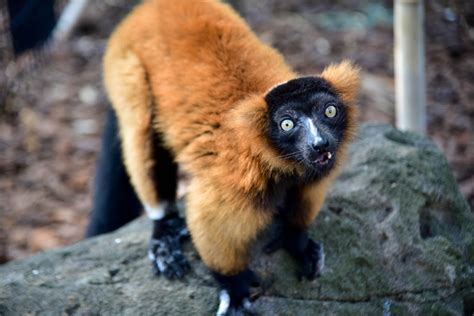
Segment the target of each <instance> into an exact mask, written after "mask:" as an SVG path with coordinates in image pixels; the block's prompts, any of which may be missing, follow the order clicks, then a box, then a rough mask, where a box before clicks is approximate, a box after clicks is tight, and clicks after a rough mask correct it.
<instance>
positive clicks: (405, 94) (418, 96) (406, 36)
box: [395, 0, 426, 134]
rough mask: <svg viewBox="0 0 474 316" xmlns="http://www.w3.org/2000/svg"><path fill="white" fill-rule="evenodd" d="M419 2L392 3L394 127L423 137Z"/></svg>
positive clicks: (422, 49) (398, 0)
mask: <svg viewBox="0 0 474 316" xmlns="http://www.w3.org/2000/svg"><path fill="white" fill-rule="evenodd" d="M423 9H424V5H423V0H396V1H395V89H396V92H395V96H396V103H395V107H396V125H397V127H398V128H399V129H401V130H409V131H415V132H418V133H421V134H425V133H426V79H425V45H424V32H423V25H424V10H423Z"/></svg>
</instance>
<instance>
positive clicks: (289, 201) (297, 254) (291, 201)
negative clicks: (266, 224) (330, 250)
mask: <svg viewBox="0 0 474 316" xmlns="http://www.w3.org/2000/svg"><path fill="white" fill-rule="evenodd" d="M303 207H304V206H302V205H301V201H300V200H299V198H298V189H297V188H293V189H290V190H289V191H288V192H287V196H286V198H285V202H284V205H283V206H282V207H281V208H279V216H278V226H277V229H276V234H275V235H276V236H275V238H274V239H273V240H272V241H270V243H268V244H267V245H266V246H265V248H264V252H266V253H272V252H274V251H276V250H278V249H280V248H283V249H285V250H286V251H287V252H288V253H289V254H290V255H291V256H292V257H293V258H294V259H295V260H297V261H298V262H299V263H300V265H301V270H300V271H299V273H298V277H299V279H303V278H307V279H308V280H313V279H315V278H316V277H319V276H320V275H321V272H322V269H323V267H324V259H325V258H324V257H325V256H324V249H323V245H322V243H318V242H316V241H314V240H312V239H311V238H310V237H309V236H308V232H307V229H306V228H303V227H298V226H296V225H293V224H292V221H291V217H292V216H297V215H298V214H297V213H298V212H301V211H304V209H303Z"/></svg>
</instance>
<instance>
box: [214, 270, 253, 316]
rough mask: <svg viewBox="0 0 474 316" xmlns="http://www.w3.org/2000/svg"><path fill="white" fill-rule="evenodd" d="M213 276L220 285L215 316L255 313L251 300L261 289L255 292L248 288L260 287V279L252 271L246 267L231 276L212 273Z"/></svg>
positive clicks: (236, 315) (240, 315)
mask: <svg viewBox="0 0 474 316" xmlns="http://www.w3.org/2000/svg"><path fill="white" fill-rule="evenodd" d="M214 277H215V279H216V280H217V282H218V283H219V285H220V287H221V291H220V292H219V308H218V309H217V313H216V315H217V316H223V315H226V316H243V315H255V314H254V312H253V311H252V303H251V301H252V300H254V299H256V298H257V297H258V296H260V294H261V291H260V292H258V293H257V292H256V291H251V289H250V288H251V287H252V288H253V289H256V288H258V287H260V281H259V279H258V277H257V276H256V275H255V273H253V271H251V270H249V269H247V270H245V271H243V272H240V273H238V274H236V275H232V276H225V275H222V274H219V273H214ZM260 289H261V288H260ZM251 292H253V293H251Z"/></svg>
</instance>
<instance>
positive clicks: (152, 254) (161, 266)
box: [148, 236, 190, 279]
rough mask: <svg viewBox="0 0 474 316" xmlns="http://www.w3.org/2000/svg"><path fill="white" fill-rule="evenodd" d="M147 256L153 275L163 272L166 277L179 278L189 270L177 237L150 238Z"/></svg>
mask: <svg viewBox="0 0 474 316" xmlns="http://www.w3.org/2000/svg"><path fill="white" fill-rule="evenodd" d="M148 256H149V258H150V259H151V260H152V265H153V270H154V272H155V275H160V274H163V275H164V276H165V277H166V278H168V279H173V278H178V279H181V278H182V277H183V276H184V275H185V274H186V273H187V272H189V270H190V265H189V263H188V261H187V259H186V257H185V256H184V254H183V252H182V250H181V245H180V244H179V242H178V240H177V237H173V236H162V237H160V238H157V239H155V238H153V239H151V240H150V246H149V250H148Z"/></svg>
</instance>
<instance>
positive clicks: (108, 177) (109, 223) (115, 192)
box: [86, 108, 142, 237]
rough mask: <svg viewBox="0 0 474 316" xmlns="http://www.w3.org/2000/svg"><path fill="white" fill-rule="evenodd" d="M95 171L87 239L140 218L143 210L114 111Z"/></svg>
mask: <svg viewBox="0 0 474 316" xmlns="http://www.w3.org/2000/svg"><path fill="white" fill-rule="evenodd" d="M96 168H97V171H96V175H95V183H94V200H93V207H92V212H91V214H90V221H89V225H88V227H87V231H86V236H87V237H92V236H96V235H100V234H104V233H108V232H111V231H113V230H115V229H117V228H119V227H121V226H123V225H125V224H127V223H128V222H130V221H131V220H133V219H135V218H136V217H138V216H139V215H140V213H141V211H142V205H141V203H140V201H139V200H138V197H137V195H136V194H135V191H134V190H133V188H132V185H131V184H130V180H129V177H128V175H127V171H126V170H125V165H124V163H123V161H122V153H121V145H120V139H119V136H118V128H117V117H116V116H115V113H114V110H113V109H112V108H109V110H108V112H107V117H106V122H105V127H104V133H103V136H102V148H101V151H100V154H99V157H98V160H97V167H96Z"/></svg>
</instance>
